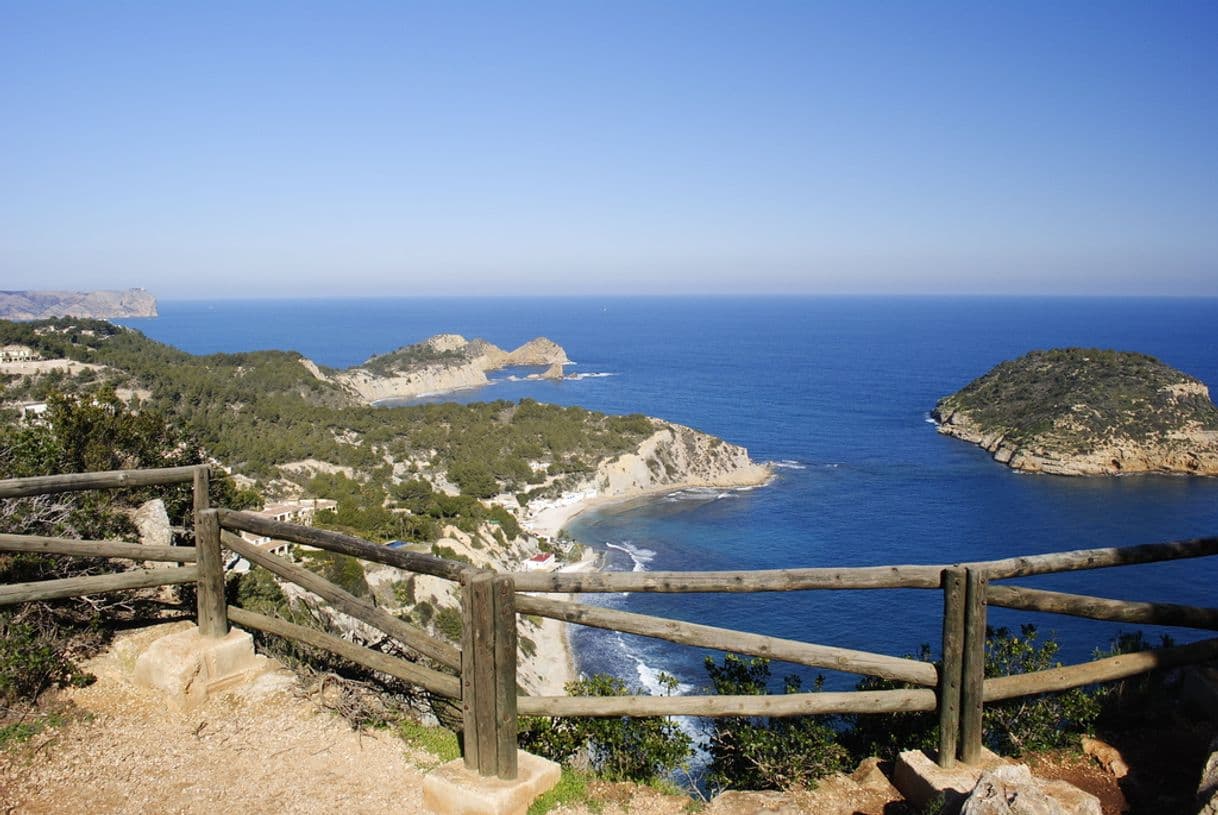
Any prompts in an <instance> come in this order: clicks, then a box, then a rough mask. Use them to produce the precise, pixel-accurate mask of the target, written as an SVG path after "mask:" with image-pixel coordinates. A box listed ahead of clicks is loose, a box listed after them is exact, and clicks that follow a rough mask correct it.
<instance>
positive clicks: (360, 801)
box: [0, 623, 434, 815]
mask: <svg viewBox="0 0 1218 815" xmlns="http://www.w3.org/2000/svg"><path fill="white" fill-rule="evenodd" d="M183 625H187V624H184V623H177V624H174V625H172V626H157V627H155V628H151V629H143V630H140V631H137V632H133V633H128V634H124V635H122V636H120V637H119V638H118V640H117V641H116V642H115V644H114V646H113V647H112V648H111V649H110V650H109V651H108V652H107V653H105V654H103V655H101V656H99V657H98V658H96V659H94V660H93V661H92V662H91V663H90V664H89V669H90V670H91V671H92V672H93V673H95V674H96V675H97V677H98V681H97V682H96V683H94V684H93V685H92V686H90V687H88V688H83V689H78V690H71V691H68V692H66V693H65V697H66V698H67V699H70V700H71V701H72V702H74V703H75V705H76V707H77V708H78V709H79V710H80V711H81V712H83V713H85V714H86V715H87V717H88V718H86V719H81V720H77V721H73V722H72V723H71V724H69V725H66V726H63V727H58V728H53V729H50V730H48V731H46V732H44V733H42V734H40V735H38V736H37V737H35V738H34V740H32V741H31V742H30V743H28V744H27V745H23V746H19V747H15V748H13V749H10V750H8V751H6V752H5V753H2V754H0V812H5V813H8V812H13V813H17V812H20V813H90V815H100V814H101V813H167V814H168V813H215V812H241V813H251V815H261V814H262V813H268V814H269V813H314V812H315V813H333V812H339V811H345V812H348V813H393V814H394V815H401V813H412V812H420V811H421V810H422V796H421V786H420V785H421V781H422V776H423V770H422V769H420V765H426V763H427V761H428V758H429V757H427V756H426V755H425V754H412V753H411V752H410V750H409V748H407V747H406V746H405V744H404V743H403V742H402V741H400V740H399V739H397V738H396V737H394V736H393V735H392V734H389V733H377V734H374V735H369V734H367V733H364V734H362V735H361V734H359V733H355V732H353V731H352V730H351V729H350V728H349V727H348V726H347V725H346V724H345V723H344V722H342V721H340V720H339V719H337V718H336V717H334V716H333V715H332V714H330V713H328V712H326V711H324V710H321V709H319V708H318V707H317V706H316V705H315V704H313V703H312V702H310V701H309V700H306V699H300V698H298V697H297V696H296V695H295V694H294V693H293V686H294V680H293V677H292V675H291V674H290V673H287V672H286V671H282V670H280V671H276V672H272V673H268V674H265V675H263V676H262V677H260V678H259V679H258V680H257V681H256V682H254V683H253V684H251V685H250V686H247V687H245V688H242V689H238V690H233V691H229V692H227V693H224V694H221V695H219V696H217V697H216V698H214V699H211V700H209V701H208V702H207V704H206V705H204V706H202V707H201V708H199V709H197V710H194V711H190V712H186V713H179V712H175V711H172V710H169V709H168V708H167V707H166V705H164V704H163V703H162V701H161V698H160V697H159V694H158V693H156V692H154V691H149V690H146V689H143V688H138V687H136V686H135V685H133V684H132V683H131V681H130V675H131V669H132V667H133V666H134V663H135V658H136V656H137V655H138V654H139V653H140V652H141V651H142V650H143V648H145V647H146V646H147V644H148V643H149V642H151V641H152V640H153V639H155V638H157V637H159V636H162V635H164V634H166V633H170V632H171V631H173V630H178V629H179V628H180V627H181V626H183ZM433 761H434V760H433Z"/></svg>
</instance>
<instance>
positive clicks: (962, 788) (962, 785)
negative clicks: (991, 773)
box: [892, 748, 1006, 812]
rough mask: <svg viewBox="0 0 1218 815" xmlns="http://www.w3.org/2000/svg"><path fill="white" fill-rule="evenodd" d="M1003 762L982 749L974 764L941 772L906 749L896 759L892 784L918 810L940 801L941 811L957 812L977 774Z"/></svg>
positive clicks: (919, 753)
mask: <svg viewBox="0 0 1218 815" xmlns="http://www.w3.org/2000/svg"><path fill="white" fill-rule="evenodd" d="M1005 763H1006V761H1005V760H1004V759H1003V758H1002V757H1001V756H999V755H997V754H995V753H993V752H991V751H989V750H986V749H984V748H982V750H981V760H980V761H978V762H977V764H975V765H969V764H962V763H960V762H957V763H956V766H955V767H952V768H951V769H950V770H945V769H943V768H942V767H940V766H939V765H938V764H936V763H935V762H934V760H933V759H932V758H931V757H930V756H928V755H926V753H924V752H922V751H921V750H907V751H905V752H904V753H901V754H900V755H898V756H897V761H896V765H895V766H894V767H893V772H892V783H893V784H894V785H895V786H896V788H897V789H898V790H900V791H901V794H902V795H903V796H905V799H906V800H907V801H909V802H910V803H912V804H913V805H914V806H916V807H918V808H920V809H922V808H926V807H927V806H929V805H930V804H931V803H932V802H934V801H937V800H939V799H942V800H943V804H944V806H943V812H958V811H959V810H960V806H961V805H962V804H963V803H964V799H965V798H967V797H968V795H969V793H971V792H972V791H973V787H975V786H977V780H978V779H979V778H981V774H982V773H983V772H984V771H985V770H988V769H991V768H994V767H1000V766H1002V765H1003V764H1005Z"/></svg>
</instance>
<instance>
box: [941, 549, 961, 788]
mask: <svg viewBox="0 0 1218 815" xmlns="http://www.w3.org/2000/svg"><path fill="white" fill-rule="evenodd" d="M966 571H967V570H966V569H964V568H963V567H960V566H952V567H950V568H947V569H944V570H943V669H942V672H941V673H940V674H939V693H938V697H939V698H938V701H939V766H940V767H942V768H944V769H950V768H951V767H954V766H956V748H957V745H958V744H959V736H960V683H961V678H962V676H963V669H964V602H965V581H966V577H965V575H966Z"/></svg>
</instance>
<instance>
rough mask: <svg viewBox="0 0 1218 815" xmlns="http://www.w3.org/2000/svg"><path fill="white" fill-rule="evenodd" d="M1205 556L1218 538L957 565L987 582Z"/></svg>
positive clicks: (1217, 550)
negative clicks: (980, 574) (982, 574)
mask: <svg viewBox="0 0 1218 815" xmlns="http://www.w3.org/2000/svg"><path fill="white" fill-rule="evenodd" d="M1209 555H1218V537H1212V538H1193V539H1191V540H1183V541H1171V542H1168V543H1147V544H1142V545H1139V546H1110V547H1107V548H1103V549H1075V550H1074V551H1071V552H1052V553H1049V554H1045V555H1027V556H1023V557H1012V558H1003V559H1001V560H983V561H978V562H975V563H963V564H961V565H962V566H965V567H967V568H970V569H979V570H983V571H985V573H986V575H987V576H988V577H989V579H990V580H1005V579H1007V578H1009V577H1031V576H1033V575H1038V574H1053V573H1056V572H1074V571H1082V570H1086V569H1107V568H1110V567H1113V566H1132V565H1135V564H1138V563H1155V562H1158V561H1162V560H1181V559H1183V558H1194V557H1207V556H1209Z"/></svg>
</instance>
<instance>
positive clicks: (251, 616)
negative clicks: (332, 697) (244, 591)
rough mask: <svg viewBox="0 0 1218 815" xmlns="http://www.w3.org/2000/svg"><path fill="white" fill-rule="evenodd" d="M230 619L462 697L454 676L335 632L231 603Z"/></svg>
mask: <svg viewBox="0 0 1218 815" xmlns="http://www.w3.org/2000/svg"><path fill="white" fill-rule="evenodd" d="M228 619H229V620H231V621H232V622H234V623H236V624H237V625H240V626H244V627H245V628H255V629H257V630H259V631H263V632H265V633H267V634H273V635H275V636H277V637H284V638H286V639H291V640H299V641H300V642H303V643H305V644H306V645H312V646H313V647H314V648H320V649H322V650H323V651H329V652H330V653H332V654H336V655H337V656H340V657H342V658H343V659H346V660H349V661H351V662H354V663H356V664H357V665H363V666H364V667H365V668H371V669H372V670H374V671H379V672H381V673H383V674H388V675H389V676H393V677H396V678H398V679H401V680H402V681H404V682H410V683H411V684H414V685H418V686H419V687H421V688H424V689H425V690H428V691H430V692H432V693H434V694H436V695H437V696H443V697H444V698H445V699H460V698H461V682H460V680H458V679H457V678H456V677H455V676H449V675H448V674H442V673H440V672H439V671H436V670H433V669H431V668H427V667H424V666H423V665H418V664H416V663H413V662H408V661H406V660H404V659H401V658H399V657H395V656H390V655H389V654H383V653H381V652H380V651H373V650H372V649H371V648H363V647H361V646H358V645H355V644H354V643H350V642H347V641H346V640H344V639H342V638H340V637H336V636H334V635H332V634H326V633H323V632H321V631H318V630H317V629H314V628H307V627H305V626H303V625H297V624H295V623H290V622H288V621H287V620H281V619H279V618H278V617H267V616H266V615H264V614H258V613H255V612H253V611H247V610H246V609H243V608H238V607H237V606H229V607H228Z"/></svg>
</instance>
